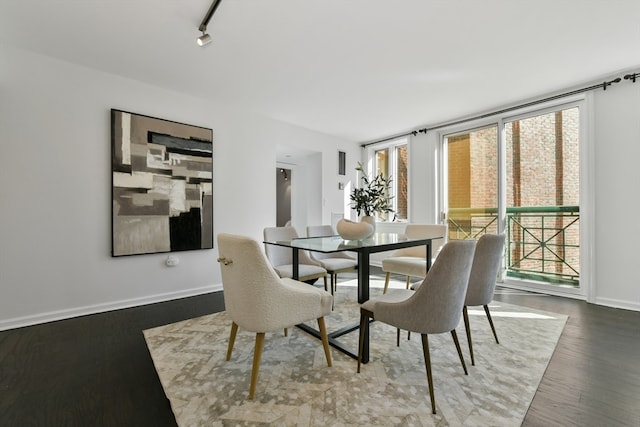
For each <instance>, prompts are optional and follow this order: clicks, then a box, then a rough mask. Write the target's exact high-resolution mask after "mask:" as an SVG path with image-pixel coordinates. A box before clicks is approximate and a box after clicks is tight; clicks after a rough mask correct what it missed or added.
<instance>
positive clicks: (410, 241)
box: [264, 232, 444, 363]
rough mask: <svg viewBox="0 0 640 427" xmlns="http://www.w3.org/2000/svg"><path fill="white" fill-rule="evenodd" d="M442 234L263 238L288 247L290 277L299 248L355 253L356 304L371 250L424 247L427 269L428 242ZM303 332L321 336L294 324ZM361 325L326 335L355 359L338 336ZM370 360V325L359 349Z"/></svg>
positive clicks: (363, 292) (365, 287) (363, 293)
mask: <svg viewBox="0 0 640 427" xmlns="http://www.w3.org/2000/svg"><path fill="white" fill-rule="evenodd" d="M442 237H444V236H434V237H428V238H424V237H419V238H418V237H408V236H406V235H405V234H403V233H389V232H375V233H374V234H373V235H371V236H370V237H368V238H366V239H362V240H344V239H343V238H342V237H340V236H338V235H335V236H321V237H300V238H295V239H291V240H276V241H266V240H265V241H264V243H265V244H268V245H277V246H283V247H286V248H291V251H292V264H293V279H298V277H299V275H298V271H299V270H298V266H299V251H301V250H306V251H313V252H322V253H331V252H342V251H348V252H355V253H356V254H357V257H358V295H357V296H358V303H359V304H362V303H364V302H365V301H367V300H369V294H370V292H369V291H370V288H369V274H370V273H369V268H370V256H371V254H373V253H378V252H386V251H394V250H396V249H402V248H408V247H412V246H425V256H426V263H427V270H428V269H429V268H430V267H431V241H432V240H437V239H440V238H442ZM297 326H298V327H299V328H300V329H302V330H304V331H305V332H307V333H309V334H311V335H313V336H315V337H317V338H320V332H319V331H318V330H317V329H315V328H312V327H311V326H309V325H306V324H300V325H297ZM359 328H360V324H359V322H357V323H355V324H353V325H349V326H346V327H343V328H340V329H338V330H336V331H333V332H330V333H329V334H327V335H328V338H329V345H331V346H332V347H334V348H336V349H337V350H339V351H340V352H342V353H344V354H346V355H348V356H350V357H352V358H354V359H356V360H357V359H358V350H357V349H356V350H355V351H354V350H352V349H351V348H349V347H347V346H346V345H344V344H343V343H341V342H340V341H339V340H338V338H339V337H341V336H343V335H345V334H348V333H350V332H352V331H355V330H357V329H359ZM368 362H369V324H368V323H367V324H366V326H365V331H364V345H363V351H362V363H368Z"/></svg>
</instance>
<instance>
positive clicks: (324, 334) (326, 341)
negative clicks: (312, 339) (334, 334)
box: [318, 317, 331, 367]
mask: <svg viewBox="0 0 640 427" xmlns="http://www.w3.org/2000/svg"><path fill="white" fill-rule="evenodd" d="M318 329H319V330H320V338H321V339H322V347H324V356H325V357H326V359H327V366H329V367H331V351H330V350H329V337H327V327H326V326H325V323H324V317H318Z"/></svg>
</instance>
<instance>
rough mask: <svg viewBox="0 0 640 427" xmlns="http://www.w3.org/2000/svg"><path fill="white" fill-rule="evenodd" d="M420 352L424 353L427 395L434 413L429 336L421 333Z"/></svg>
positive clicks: (434, 400)
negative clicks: (427, 386)
mask: <svg viewBox="0 0 640 427" xmlns="http://www.w3.org/2000/svg"><path fill="white" fill-rule="evenodd" d="M422 353H423V354H424V366H425V368H427V383H428V384H429V397H430V398H431V413H432V414H435V413H436V398H435V396H434V395H433V377H432V375H431V357H430V356H429V338H428V336H427V334H422Z"/></svg>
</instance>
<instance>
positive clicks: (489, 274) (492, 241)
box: [462, 234, 505, 365]
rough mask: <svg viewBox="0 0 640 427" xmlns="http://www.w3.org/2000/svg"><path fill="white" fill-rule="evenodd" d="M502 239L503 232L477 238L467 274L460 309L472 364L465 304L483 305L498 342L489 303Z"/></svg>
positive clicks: (501, 247) (497, 268) (497, 267)
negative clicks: (465, 292) (467, 282)
mask: <svg viewBox="0 0 640 427" xmlns="http://www.w3.org/2000/svg"><path fill="white" fill-rule="evenodd" d="M504 239H505V236H504V234H485V235H483V236H482V237H480V238H479V239H478V244H477V245H476V252H475V256H474V257H473V266H472V267H471V275H470V276H469V288H468V289H467V296H466V299H465V301H464V308H463V309H462V315H463V318H464V328H465V330H466V332H467V342H468V343H469V353H470V354H471V364H472V365H475V364H476V362H475V359H474V358H473V344H472V343H471V328H470V327H469V313H468V311H467V306H478V305H481V306H483V307H484V311H485V313H486V314H487V319H488V320H489V325H490V326H491V331H492V332H493V337H494V338H495V339H496V344H500V342H499V341H498V335H497V334H496V329H495V327H494V326H493V320H491V313H490V312H489V303H490V302H491V301H492V300H493V292H494V291H495V289H496V280H497V276H498V270H499V269H500V263H501V262H502V255H503V253H504Z"/></svg>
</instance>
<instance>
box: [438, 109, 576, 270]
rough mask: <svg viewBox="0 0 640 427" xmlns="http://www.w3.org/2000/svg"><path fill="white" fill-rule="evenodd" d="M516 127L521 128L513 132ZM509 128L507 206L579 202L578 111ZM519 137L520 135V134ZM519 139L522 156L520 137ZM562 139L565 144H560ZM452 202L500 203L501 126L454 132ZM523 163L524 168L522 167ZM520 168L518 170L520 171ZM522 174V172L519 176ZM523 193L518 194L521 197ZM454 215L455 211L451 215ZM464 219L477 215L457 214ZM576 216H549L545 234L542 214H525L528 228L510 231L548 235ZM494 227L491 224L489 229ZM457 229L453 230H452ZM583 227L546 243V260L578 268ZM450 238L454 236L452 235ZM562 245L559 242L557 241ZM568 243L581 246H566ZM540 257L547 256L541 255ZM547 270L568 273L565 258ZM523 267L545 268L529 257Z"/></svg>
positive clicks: (478, 224)
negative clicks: (580, 234)
mask: <svg viewBox="0 0 640 427" xmlns="http://www.w3.org/2000/svg"><path fill="white" fill-rule="evenodd" d="M514 128H515V130H516V133H514ZM505 134H506V166H507V167H506V193H507V206H509V207H511V206H558V205H564V206H567V205H570V206H577V205H578V204H579V151H578V148H579V144H578V137H579V111H578V109H577V108H572V109H568V110H564V111H562V112H561V113H559V114H558V115H556V114H555V113H549V114H544V115H540V116H536V117H531V118H527V119H524V120H520V121H519V122H517V126H514V125H513V123H507V124H506V125H505ZM518 137H519V138H518ZM517 141H519V151H520V156H519V159H518V157H517V156H515V155H514V154H515V153H517V149H516V143H517ZM558 141H560V142H561V144H557V142H558ZM448 153H449V188H448V190H449V201H448V202H449V207H450V208H456V207H460V208H468V207H471V208H496V207H497V196H498V188H497V183H498V151H497V127H495V126H492V127H489V128H484V129H479V130H474V131H472V132H470V133H468V134H465V135H460V136H456V137H452V138H449V140H448ZM518 168H519V171H518ZM518 172H519V174H518ZM518 177H519V178H518ZM518 199H519V200H518ZM450 219H452V218H451V216H450ZM453 219H454V220H456V221H457V222H458V223H460V224H467V225H468V226H471V222H472V219H471V217H470V216H469V217H468V218H461V217H459V218H453ZM574 219H575V218H568V219H567V218H556V217H555V216H551V217H549V218H545V223H544V228H545V236H542V230H541V227H542V225H541V223H540V217H539V216H538V217H537V218H535V219H531V220H524V221H526V222H527V225H528V226H529V227H530V230H529V232H530V233H533V234H534V235H535V236H536V238H537V239H533V238H531V237H530V236H529V237H527V233H520V234H518V235H514V236H510V238H511V239H512V241H523V240H525V241H528V240H527V239H529V240H531V239H533V240H532V242H533V241H535V240H543V241H545V240H548V238H549V236H550V235H552V234H554V233H555V231H554V229H555V230H560V229H562V228H564V227H566V226H567V225H568V224H569V223H570V222H571V221H574ZM482 221H485V223H486V221H487V220H486V219H484V220H483V219H479V218H476V219H473V222H474V223H473V226H474V227H475V228H478V227H482V226H483V225H484V224H482ZM494 230H495V228H494V227H492V228H490V229H489V232H492V231H494ZM450 231H453V230H450ZM578 234H579V228H578V226H577V225H576V224H574V225H572V226H571V227H569V228H568V230H567V232H566V233H565V234H563V235H559V237H558V238H555V239H552V240H551V241H549V242H548V246H547V247H544V248H542V249H541V250H542V251H545V253H544V258H545V259H547V260H556V261H558V260H560V259H562V258H563V259H565V260H566V261H567V263H568V264H569V265H571V266H573V267H574V268H575V269H576V270H577V268H578V267H577V266H578V265H579V257H578V247H579V236H578ZM451 238H455V236H454V235H451ZM554 245H558V246H554ZM563 245H569V246H576V248H571V247H568V248H566V249H563V247H564V246H563ZM532 247H533V246H523V247H520V248H519V249H518V251H519V252H518V251H516V252H514V253H513V254H512V258H513V259H520V257H521V256H522V254H523V253H526V252H527V251H528V249H530V248H532ZM537 258H542V255H540V256H538V257H537ZM546 264H547V265H546V266H544V268H545V270H553V269H555V271H557V272H559V273H563V272H564V273H569V274H572V272H568V271H567V268H566V266H564V265H563V264H562V263H561V262H557V263H555V266H554V267H553V268H551V269H550V268H549V264H554V263H553V261H551V262H549V261H546ZM519 267H522V268H531V269H534V270H538V269H542V266H541V261H535V260H532V261H527V262H524V263H522V264H520V265H519Z"/></svg>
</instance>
